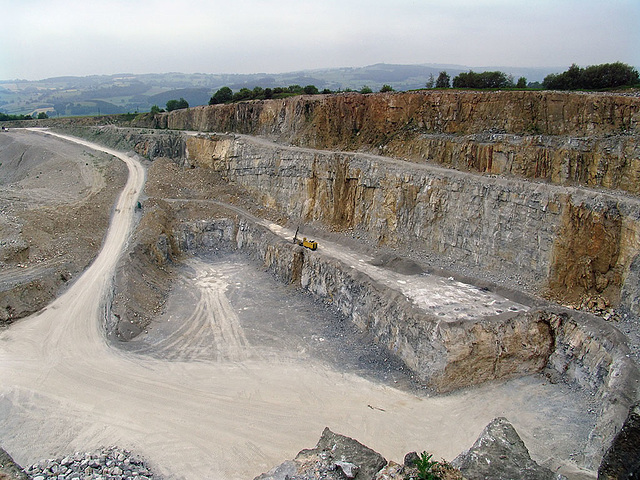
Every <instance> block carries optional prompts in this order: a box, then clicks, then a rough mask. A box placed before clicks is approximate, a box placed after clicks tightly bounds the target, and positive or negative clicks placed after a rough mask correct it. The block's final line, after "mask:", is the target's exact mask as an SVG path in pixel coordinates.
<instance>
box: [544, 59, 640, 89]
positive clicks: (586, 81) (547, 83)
mask: <svg viewBox="0 0 640 480" xmlns="http://www.w3.org/2000/svg"><path fill="white" fill-rule="evenodd" d="M638 83H640V77H638V71H637V70H636V69H635V68H633V67H631V66H630V65H626V64H624V63H621V62H616V63H604V64H601V65H591V66H589V67H586V68H580V67H579V66H577V65H576V64H575V63H574V64H573V65H571V67H569V70H567V71H566V72H563V73H559V74H557V75H556V74H553V73H552V74H551V75H547V76H546V77H545V79H544V80H543V82H542V85H543V86H544V88H546V89H548V90H600V89H605V88H616V87H625V86H633V85H637V84H638Z"/></svg>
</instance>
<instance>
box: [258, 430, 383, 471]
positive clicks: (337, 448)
mask: <svg viewBox="0 0 640 480" xmlns="http://www.w3.org/2000/svg"><path fill="white" fill-rule="evenodd" d="M386 464H387V461H386V460H385V458H384V457H383V456H382V455H380V454H379V453H377V452H375V451H373V450H371V449H370V448H368V447H365V446H364V445H362V444H361V443H360V442H358V441H357V440H354V439H352V438H349V437H345V436H343V435H339V434H336V433H333V432H332V431H331V430H329V428H325V429H324V431H323V432H322V436H321V437H320V440H319V441H318V444H317V445H316V446H315V448H313V449H310V450H302V451H301V452H300V453H298V455H297V456H296V458H295V459H294V460H288V461H286V462H284V463H283V464H281V465H279V466H278V467H276V468H274V469H273V470H271V471H269V472H268V473H264V474H262V475H260V476H258V477H256V478H255V480H287V479H289V480H313V479H319V478H324V479H327V480H331V479H334V480H344V479H345V478H353V479H356V480H373V478H374V476H375V475H376V473H378V471H380V470H381V469H382V467H384V466H385V465H386Z"/></svg>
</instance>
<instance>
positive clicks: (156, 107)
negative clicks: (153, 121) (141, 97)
mask: <svg viewBox="0 0 640 480" xmlns="http://www.w3.org/2000/svg"><path fill="white" fill-rule="evenodd" d="M160 112H164V110H162V109H161V108H160V107H159V106H158V105H154V106H152V107H151V113H152V114H153V115H155V114H156V113H160Z"/></svg>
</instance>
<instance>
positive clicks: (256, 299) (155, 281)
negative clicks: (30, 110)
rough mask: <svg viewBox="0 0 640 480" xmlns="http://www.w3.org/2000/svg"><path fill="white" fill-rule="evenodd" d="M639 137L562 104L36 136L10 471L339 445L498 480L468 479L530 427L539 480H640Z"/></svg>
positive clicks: (218, 119) (257, 109) (22, 239)
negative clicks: (108, 450) (489, 430)
mask: <svg viewBox="0 0 640 480" xmlns="http://www.w3.org/2000/svg"><path fill="white" fill-rule="evenodd" d="M16 127H17V128H16ZM639 129H640V100H639V99H638V97H637V96H634V95H621V94H620V95H619V94H604V93H603V94H598V93H594V94H586V93H559V92H537V91H529V92H526V91H513V92H500V91H497V92H473V91H456V92H449V91H447V92H445V91H421V92H420V91H418V92H406V93H395V92H392V93H384V94H382V93H380V94H369V95H362V94H355V93H349V94H336V95H314V96H299V97H292V98H288V99H282V100H265V101H251V102H244V103H238V104H229V105H215V106H203V107H194V108H189V109H184V110H176V111H173V112H169V113H160V114H156V115H150V114H143V115H139V116H137V117H136V118H135V119H133V120H129V121H127V122H115V121H114V120H112V119H109V117H104V118H101V117H95V118H74V119H49V120H40V121H33V122H30V123H19V124H16V125H10V129H9V131H7V132H2V134H1V135H0V161H1V162H2V164H1V165H0V174H1V181H2V185H3V190H2V197H1V198H0V201H1V202H2V203H1V205H2V212H1V215H0V222H1V223H0V226H1V229H0V234H1V238H0V241H1V243H0V261H1V262H2V263H1V264H0V287H1V289H0V322H1V323H2V324H3V325H5V326H4V327H3V328H2V330H0V365H1V366H2V369H1V371H0V388H1V391H0V412H2V416H1V418H0V432H1V433H0V438H1V439H2V440H1V446H2V447H3V448H4V449H5V450H6V451H7V452H8V453H9V454H11V456H12V457H13V458H14V459H15V460H16V461H17V462H18V463H20V464H21V465H27V464H32V463H34V462H36V461H38V460H40V459H43V458H54V457H59V456H64V455H68V454H71V453H73V452H75V451H85V450H87V451H88V450H96V449H99V448H103V447H106V446H108V445H114V444H115V445H118V446H119V447H122V448H127V449H131V450H133V451H136V452H139V453H140V454H141V455H143V456H144V457H145V458H146V460H147V461H148V464H149V465H150V466H151V468H152V469H153V470H154V471H155V472H157V474H158V475H159V478H167V479H173V478H185V479H191V478H193V479H196V478H224V479H232V478H233V479H235V478H238V479H247V478H256V477H258V476H259V475H260V474H263V473H264V472H268V471H270V469H272V468H273V467H276V466H277V465H279V464H282V462H283V461H285V460H286V459H288V458H293V457H294V456H295V454H296V452H298V451H299V450H300V449H301V448H306V447H308V446H312V445H313V444H315V442H316V440H317V438H318V437H319V436H320V434H321V433H322V439H321V441H320V443H319V444H318V445H321V444H322V442H323V439H326V438H331V441H332V442H338V440H335V439H333V437H331V434H330V432H329V433H327V431H324V433H323V429H324V428H325V427H329V428H331V430H332V431H334V432H340V433H342V434H344V435H348V436H349V437H353V438H354V439H357V440H358V441H360V442H362V443H364V444H365V445H367V446H368V447H370V448H372V449H373V450H375V451H377V452H380V454H382V455H383V456H384V457H385V458H386V459H389V460H394V461H395V462H401V461H402V458H403V456H404V455H405V454H406V453H408V452H411V451H417V452H421V451H423V450H426V451H428V452H430V453H434V454H435V455H434V456H435V457H437V458H443V459H445V460H447V461H450V462H453V464H454V465H455V466H457V467H458V468H460V469H461V470H462V474H463V475H464V476H465V478H481V477H478V476H474V475H478V474H477V473H476V474H474V473H473V470H472V469H469V470H466V468H467V466H468V462H467V460H468V457H467V460H465V459H456V457H457V456H458V455H459V454H461V453H462V452H464V451H465V450H468V449H470V447H471V446H472V445H473V444H474V442H475V440H476V438H478V436H479V435H480V434H481V432H483V429H484V428H485V427H486V426H487V425H489V424H490V423H491V422H492V421H493V420H494V419H496V418H503V417H504V418H506V419H507V420H508V422H509V423H510V424H512V425H513V427H514V428H515V431H517V435H519V437H520V438H521V439H522V441H523V442H524V445H526V449H527V450H528V454H530V455H531V459H533V461H535V462H536V463H537V464H538V465H539V466H540V468H542V469H544V472H545V473H540V474H539V475H540V476H539V477H527V478H558V477H556V476H554V475H564V476H565V477H566V478H570V479H587V478H627V477H628V476H629V475H633V474H636V475H637V474H638V469H639V468H640V466H639V465H638V461H637V459H638V458H640V453H639V451H638V448H639V445H640V442H638V438H639V435H640V434H639V430H638V415H640V404H639V403H638V401H639V395H640V394H639V392H640V390H639V389H640V383H639V382H640V372H639V371H638V361H639V359H640V357H639V355H640V333H639V332H640V326H639V325H638V322H639V321H640V281H639V279H640V198H639V197H638V194H640V144H639V140H638V138H639V137H638V133H639ZM127 178H128V180H127ZM121 191H122V192H123V193H122V195H121V194H120V192H121ZM109 225H111V226H109ZM107 229H108V230H107ZM107 232H108V233H107ZM302 238H307V239H309V240H311V239H312V240H314V241H316V242H317V248H316V249H310V248H306V247H305V246H304V245H300V244H299V243H298V242H297V241H294V239H296V240H297V239H300V240H301V239H302ZM338 443H339V442H338ZM336 444H337V443H336ZM301 455H302V452H301ZM514 455H515V454H514ZM454 459H456V460H454ZM385 464H386V461H385ZM282 465H285V464H282ZM389 465H390V464H389ZM296 468H297V469H298V474H299V475H302V474H301V473H300V470H299V469H300V468H302V467H301V466H300V464H296V465H293V464H292V463H289V464H286V467H284V466H283V467H282V469H281V470H280V471H281V472H284V471H285V470H286V471H287V472H289V473H287V475H289V476H290V478H321V477H319V476H318V477H303V476H300V477H295V476H294V475H295V473H292V472H295V471H296ZM332 468H333V467H332ZM341 468H343V467H341ZM362 468H363V467H362ZM385 468H387V467H385ZM292 469H293V470H292ZM342 472H343V473H340V475H347V473H346V467H344V468H343V470H342ZM363 472H364V469H363V470H362V472H361V473H360V474H356V475H355V476H354V477H349V476H348V475H347V477H346V478H374V476H375V475H377V476H375V478H378V479H382V478H409V477H408V476H407V477H403V476H400V475H401V473H398V475H397V476H395V477H394V476H389V475H391V474H390V473H384V472H382V470H380V469H379V471H375V472H373V473H372V474H371V476H369V477H364V476H363V475H364V473H363ZM332 474H335V475H338V474H337V473H335V472H334V473H332ZM264 475H265V476H262V477H261V478H274V479H275V478H282V479H284V478H285V476H284V475H285V474H284V473H282V474H278V473H277V472H275V473H273V472H272V473H270V474H267V473H265V474H264ZM269 475H271V476H269ZM278 475H280V476H278ZM358 475H360V476H358ZM383 475H388V476H386V477H385V476H383ZM545 475H547V476H546V477H545ZM549 475H551V476H549ZM154 478H156V477H154ZM326 478H345V477H340V476H336V477H326ZM494 478H501V477H494ZM505 478H506V477H505ZM523 478H524V477H523Z"/></svg>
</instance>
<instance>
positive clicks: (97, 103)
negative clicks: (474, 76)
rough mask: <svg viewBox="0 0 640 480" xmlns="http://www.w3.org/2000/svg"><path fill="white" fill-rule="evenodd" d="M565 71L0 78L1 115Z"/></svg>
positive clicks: (133, 108) (425, 67)
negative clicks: (223, 90)
mask: <svg viewBox="0 0 640 480" xmlns="http://www.w3.org/2000/svg"><path fill="white" fill-rule="evenodd" d="M565 68H566V67H558V68H553V67H541V68H523V67H467V66H464V65H445V64H430V63H426V64H418V65H404V64H389V63H377V64H374V65H368V66H365V67H340V68H326V69H314V70H300V71H294V72H286V73H252V74H233V73H213V74H209V73H179V72H170V73H146V74H132V73H117V74H113V75H89V76H84V77H74V76H63V77H53V78H46V79H43V80H32V81H29V80H0V112H2V113H8V114H14V115H15V114H33V113H39V112H55V113H53V114H54V115H92V114H107V113H127V112H144V111H149V110H150V109H151V107H152V106H153V105H158V106H159V107H161V108H164V106H165V104H166V102H167V101H168V100H171V99H179V98H181V97H182V98H184V99H186V100H187V102H189V105H190V106H196V105H203V104H206V103H207V102H208V100H209V98H211V95H213V93H215V91H217V90H218V89H219V88H220V87H223V86H228V87H230V88H231V89H232V90H233V91H234V92H235V91H238V90H240V89H241V88H249V89H253V88H254V87H262V88H274V87H286V86H289V85H301V86H303V87H304V86H306V85H315V86H316V87H317V88H318V89H319V90H320V91H322V90H323V89H329V90H332V91H338V90H347V89H351V90H360V89H361V88H362V87H364V86H367V87H369V88H371V89H372V90H373V91H378V90H379V89H380V88H381V87H382V86H383V85H385V84H388V85H391V86H392V87H393V88H394V90H398V91H404V90H413V89H418V88H424V87H425V84H426V82H427V80H428V79H429V76H430V75H433V76H434V77H437V76H438V74H439V73H440V72H441V71H443V70H446V71H447V73H448V74H449V75H450V76H451V78H453V77H454V76H456V75H458V74H459V73H461V72H467V71H469V70H473V71H476V72H483V71H487V70H500V71H502V72H505V73H507V74H510V75H513V77H514V78H515V79H517V78H519V77H521V76H523V77H525V78H527V80H528V81H542V79H543V78H544V77H545V76H546V75H548V74H549V73H559V72H561V71H563V70H564V69H565Z"/></svg>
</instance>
